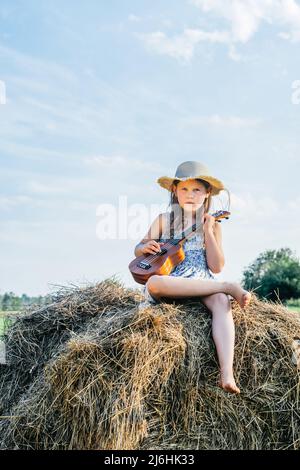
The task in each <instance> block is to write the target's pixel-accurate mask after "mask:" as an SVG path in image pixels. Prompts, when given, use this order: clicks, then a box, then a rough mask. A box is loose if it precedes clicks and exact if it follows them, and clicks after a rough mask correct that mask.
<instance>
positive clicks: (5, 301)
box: [2, 292, 11, 311]
mask: <svg viewBox="0 0 300 470" xmlns="http://www.w3.org/2000/svg"><path fill="white" fill-rule="evenodd" d="M10 305H11V295H10V294H9V293H7V292H5V294H4V295H3V297H2V310H5V311H6V310H10Z"/></svg>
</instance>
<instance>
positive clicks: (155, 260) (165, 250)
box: [128, 211, 230, 284]
mask: <svg viewBox="0 0 300 470" xmlns="http://www.w3.org/2000/svg"><path fill="white" fill-rule="evenodd" d="M211 215H212V216H213V217H214V218H215V219H216V221H217V222H221V219H228V218H229V215H230V212H228V211H217V212H215V213H214V214H211ZM198 227H199V225H198V226H197V224H194V225H192V226H191V227H189V228H188V229H187V230H185V231H184V232H182V233H181V235H180V236H179V238H173V239H170V240H168V241H167V242H165V243H164V244H163V245H161V249H160V251H159V252H158V253H156V254H155V255H152V254H149V253H147V254H146V255H141V256H138V257H137V258H135V259H134V260H133V261H131V263H130V264H129V266H128V268H129V270H130V272H131V274H132V276H133V278H134V280H135V281H136V282H138V283H139V284H146V282H147V281H148V279H149V277H151V276H153V275H154V274H158V275H160V276H162V275H169V274H170V272H171V271H172V270H173V268H175V266H177V264H179V263H181V262H182V261H183V260H184V258H185V254H184V250H183V246H182V245H183V242H184V240H185V239H186V237H187V236H188V235H189V234H190V233H192V232H194V231H195V230H196V229H197V228H198Z"/></svg>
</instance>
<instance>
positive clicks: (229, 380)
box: [219, 371, 241, 393]
mask: <svg viewBox="0 0 300 470" xmlns="http://www.w3.org/2000/svg"><path fill="white" fill-rule="evenodd" d="M219 386H220V387H221V388H223V389H224V390H226V392H230V393H241V391H240V389H239V387H238V386H237V385H236V383H235V380H234V377H233V374H232V372H228V373H225V372H222V371H221V378H220V380H219Z"/></svg>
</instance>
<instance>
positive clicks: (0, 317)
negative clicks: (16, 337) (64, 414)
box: [0, 310, 17, 338]
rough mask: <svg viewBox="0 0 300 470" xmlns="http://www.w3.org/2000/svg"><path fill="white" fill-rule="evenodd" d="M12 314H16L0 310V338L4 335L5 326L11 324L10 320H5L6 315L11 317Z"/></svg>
mask: <svg viewBox="0 0 300 470" xmlns="http://www.w3.org/2000/svg"><path fill="white" fill-rule="evenodd" d="M14 313H17V312H13V311H3V310H0V338H1V337H2V336H3V335H4V333H5V330H6V328H7V326H8V325H9V324H10V322H11V320H10V319H8V318H7V315H8V314H10V315H11V314H14Z"/></svg>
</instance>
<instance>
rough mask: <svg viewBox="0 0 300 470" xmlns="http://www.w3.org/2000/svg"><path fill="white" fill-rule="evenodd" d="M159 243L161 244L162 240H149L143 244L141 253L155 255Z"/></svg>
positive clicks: (158, 249) (158, 248)
mask: <svg viewBox="0 0 300 470" xmlns="http://www.w3.org/2000/svg"><path fill="white" fill-rule="evenodd" d="M160 245H163V242H156V241H155V240H149V241H148V242H147V243H145V244H144V246H143V248H142V253H143V255H147V254H150V255H156V253H158V252H159V251H160Z"/></svg>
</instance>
